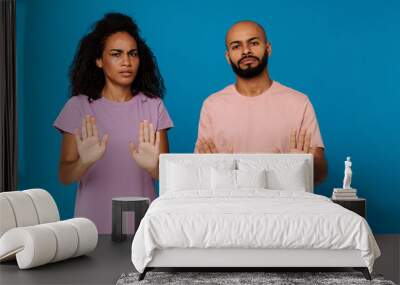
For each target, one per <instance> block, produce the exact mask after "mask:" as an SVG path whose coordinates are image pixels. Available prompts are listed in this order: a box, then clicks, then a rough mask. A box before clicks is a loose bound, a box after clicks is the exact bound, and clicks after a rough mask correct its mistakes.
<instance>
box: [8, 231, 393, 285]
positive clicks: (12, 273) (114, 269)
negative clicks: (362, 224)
mask: <svg viewBox="0 0 400 285" xmlns="http://www.w3.org/2000/svg"><path fill="white" fill-rule="evenodd" d="M376 240H377V242H378V244H379V247H380V248H381V251H382V255H383V256H382V257H380V258H379V259H378V260H377V261H376V264H375V270H374V271H375V272H377V273H382V274H383V275H384V276H385V278H386V279H389V280H392V281H394V282H395V283H397V284H399V281H400V235H397V236H394V235H380V236H379V235H378V236H377V237H376ZM130 245H131V242H130V240H127V241H125V242H122V243H114V242H112V241H111V238H110V236H100V237H99V244H98V246H97V248H96V250H95V251H94V252H93V253H91V254H90V255H89V256H83V257H78V258H75V259H70V260H66V261H62V262H58V263H54V264H49V265H45V266H42V267H38V268H35V269H30V270H19V269H18V267H17V265H16V263H15V262H9V263H4V264H0V284H1V285H6V284H115V283H116V281H117V280H118V278H119V276H120V275H121V274H122V273H124V272H130V271H134V268H133V265H132V263H131V261H130Z"/></svg>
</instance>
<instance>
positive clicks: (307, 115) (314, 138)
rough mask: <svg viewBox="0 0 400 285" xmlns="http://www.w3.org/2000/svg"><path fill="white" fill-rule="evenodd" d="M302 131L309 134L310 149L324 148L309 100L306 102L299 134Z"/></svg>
mask: <svg viewBox="0 0 400 285" xmlns="http://www.w3.org/2000/svg"><path fill="white" fill-rule="evenodd" d="M302 130H305V131H307V133H311V147H322V148H325V146H324V143H323V141H322V136H321V132H320V130H319V125H318V121H317V117H316V115H315V111H314V108H313V106H312V104H311V102H310V101H309V100H307V103H306V107H305V111H304V116H303V122H302V124H301V128H300V132H301V131H302Z"/></svg>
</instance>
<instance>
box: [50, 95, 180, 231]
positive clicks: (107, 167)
mask: <svg viewBox="0 0 400 285" xmlns="http://www.w3.org/2000/svg"><path fill="white" fill-rule="evenodd" d="M85 115H93V116H94V117H95V118H96V125H97V127H98V129H99V135H100V137H101V138H102V137H103V135H104V134H106V133H107V134H109V141H108V144H107V149H106V152H105V154H104V156H103V157H102V158H101V159H100V160H98V161H97V162H96V163H95V164H93V165H92V166H91V167H90V168H89V170H88V171H87V172H86V173H85V174H84V175H83V176H82V177H81V180H80V181H79V188H78V191H77V195H76V204H75V216H76V217H86V218H89V219H90V220H92V221H93V222H94V223H95V224H96V226H97V229H98V231H99V233H103V234H108V233H111V201H112V198H114V197H121V196H142V197H148V198H150V199H151V200H153V199H154V198H155V197H156V194H155V192H154V184H153V179H152V177H151V176H150V174H148V172H146V171H145V170H143V169H142V168H140V167H139V166H138V165H137V164H136V162H135V161H134V160H133V159H132V157H131V154H130V151H129V141H130V140H131V141H132V142H134V143H135V144H137V143H138V137H139V134H138V128H139V123H140V122H141V121H142V120H148V121H149V122H151V123H153V125H154V126H155V128H156V129H157V130H162V129H167V128H170V127H172V126H173V124H172V121H171V119H170V117H169V115H168V112H167V110H166V109H165V107H164V104H163V102H162V100H161V99H159V98H148V97H146V96H145V95H144V94H142V93H139V94H137V95H135V96H134V97H133V98H132V99H131V100H129V101H127V102H122V103H118V102H113V101H110V100H108V99H106V98H104V97H103V98H100V99H98V100H95V101H93V102H92V103H89V101H88V97H87V96H85V95H80V96H74V97H72V98H71V99H69V100H68V102H67V103H66V104H65V106H64V108H63V109H62V111H61V112H60V114H59V115H58V117H57V119H56V120H55V122H54V127H56V128H57V129H59V130H60V131H62V132H67V133H71V134H73V133H74V130H75V129H77V128H79V129H80V128H81V124H82V118H83V117H84V116H85Z"/></svg>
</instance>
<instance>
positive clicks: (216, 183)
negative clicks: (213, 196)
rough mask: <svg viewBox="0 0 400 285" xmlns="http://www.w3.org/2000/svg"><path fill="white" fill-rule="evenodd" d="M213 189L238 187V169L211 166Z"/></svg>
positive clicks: (233, 188)
mask: <svg viewBox="0 0 400 285" xmlns="http://www.w3.org/2000/svg"><path fill="white" fill-rule="evenodd" d="M211 189H212V190H218V189H227V190H235V189H236V170H232V169H216V168H214V167H213V168H211Z"/></svg>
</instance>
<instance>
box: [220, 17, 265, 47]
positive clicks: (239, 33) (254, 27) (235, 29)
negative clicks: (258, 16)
mask: <svg viewBox="0 0 400 285" xmlns="http://www.w3.org/2000/svg"><path fill="white" fill-rule="evenodd" d="M245 37H247V38H252V37H258V38H259V39H260V40H262V41H264V42H267V41H268V40H267V33H266V32H265V29H264V28H263V27H262V26H261V25H260V24H258V23H257V22H254V21H239V22H236V23H235V24H234V25H233V26H231V27H230V28H229V30H228V32H227V33H226V36H225V44H226V47H227V48H228V47H229V45H230V44H231V43H232V42H234V41H237V40H238V39H242V38H245Z"/></svg>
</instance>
